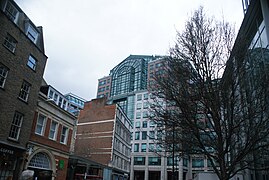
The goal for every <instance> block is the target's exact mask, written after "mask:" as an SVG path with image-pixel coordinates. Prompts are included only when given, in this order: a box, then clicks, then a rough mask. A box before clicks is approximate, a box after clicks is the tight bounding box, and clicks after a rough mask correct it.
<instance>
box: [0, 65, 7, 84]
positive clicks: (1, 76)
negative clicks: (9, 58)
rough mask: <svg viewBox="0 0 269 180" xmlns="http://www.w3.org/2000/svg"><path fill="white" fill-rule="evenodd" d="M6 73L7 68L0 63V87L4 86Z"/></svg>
mask: <svg viewBox="0 0 269 180" xmlns="http://www.w3.org/2000/svg"><path fill="white" fill-rule="evenodd" d="M7 74H8V68H6V67H5V66H3V65H1V64H0V87H1V88H4V86H5V82H6V78H7Z"/></svg>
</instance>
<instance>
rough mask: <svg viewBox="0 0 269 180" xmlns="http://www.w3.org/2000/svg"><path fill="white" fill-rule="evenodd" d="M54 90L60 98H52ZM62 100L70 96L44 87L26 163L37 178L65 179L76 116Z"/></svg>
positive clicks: (40, 94)
mask: <svg viewBox="0 0 269 180" xmlns="http://www.w3.org/2000/svg"><path fill="white" fill-rule="evenodd" d="M51 92H53V93H54V95H53V97H55V95H56V94H57V97H58V100H57V101H54V100H53V99H51V96H50V95H51ZM61 98H62V100H61V101H59V99H61ZM60 102H62V103H60ZM63 102H67V99H65V98H64V97H63V96H62V95H61V94H60V93H59V92H58V91H56V89H54V88H53V87H52V86H42V87H41V89H40V93H39V98H38V101H37V109H36V112H35V116H34V121H33V125H32V130H31V136H30V140H29V142H28V145H27V148H28V157H27V161H26V162H27V163H26V164H25V167H24V168H25V169H28V170H33V171H34V177H35V178H37V179H55V180H57V179H58V180H62V179H66V176H67V166H68V159H69V155H70V151H73V149H72V148H74V141H75V131H76V124H77V119H76V116H74V115H73V114H71V113H69V112H68V111H67V110H66V105H64V106H63Z"/></svg>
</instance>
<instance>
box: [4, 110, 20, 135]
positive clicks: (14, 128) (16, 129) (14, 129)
mask: <svg viewBox="0 0 269 180" xmlns="http://www.w3.org/2000/svg"><path fill="white" fill-rule="evenodd" d="M22 121H23V114H21V113H19V112H15V114H14V116H13V120H12V124H11V127H10V130H9V136H8V138H9V139H13V140H18V139H19V136H20V132H21V126H22ZM13 134H15V136H13Z"/></svg>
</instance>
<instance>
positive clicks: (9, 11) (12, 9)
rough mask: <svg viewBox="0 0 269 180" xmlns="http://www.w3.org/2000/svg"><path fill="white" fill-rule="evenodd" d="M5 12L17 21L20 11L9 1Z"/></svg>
mask: <svg viewBox="0 0 269 180" xmlns="http://www.w3.org/2000/svg"><path fill="white" fill-rule="evenodd" d="M5 13H6V15H7V16H8V17H9V19H11V20H12V21H13V22H15V20H16V19H17V15H18V13H19V11H18V10H17V9H16V8H15V7H14V6H13V5H12V4H11V3H10V2H9V1H8V2H7V5H6V8H5Z"/></svg>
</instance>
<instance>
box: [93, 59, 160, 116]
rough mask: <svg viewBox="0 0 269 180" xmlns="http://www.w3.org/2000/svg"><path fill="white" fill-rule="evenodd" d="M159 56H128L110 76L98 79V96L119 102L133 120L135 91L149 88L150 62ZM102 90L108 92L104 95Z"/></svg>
mask: <svg viewBox="0 0 269 180" xmlns="http://www.w3.org/2000/svg"><path fill="white" fill-rule="evenodd" d="M159 58H161V56H144V55H130V56H128V57H127V58H126V59H125V60H123V61H122V62H121V63H120V64H118V65H117V66H115V67H114V68H113V69H112V70H111V71H110V74H109V76H107V77H105V78H101V79H99V80H98V92H97V98H99V97H101V96H105V95H106V96H107V97H108V100H109V101H110V102H111V103H117V104H119V105H120V106H121V108H122V109H123V111H124V112H125V113H126V114H127V116H128V117H129V118H130V119H131V121H133V119H134V93H135V92H136V91H140V90H146V89H147V73H148V63H149V62H151V61H153V60H156V59H159ZM105 87H106V88H105ZM102 90H106V91H107V92H106V94H103V95H102V94H101V92H102Z"/></svg>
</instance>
